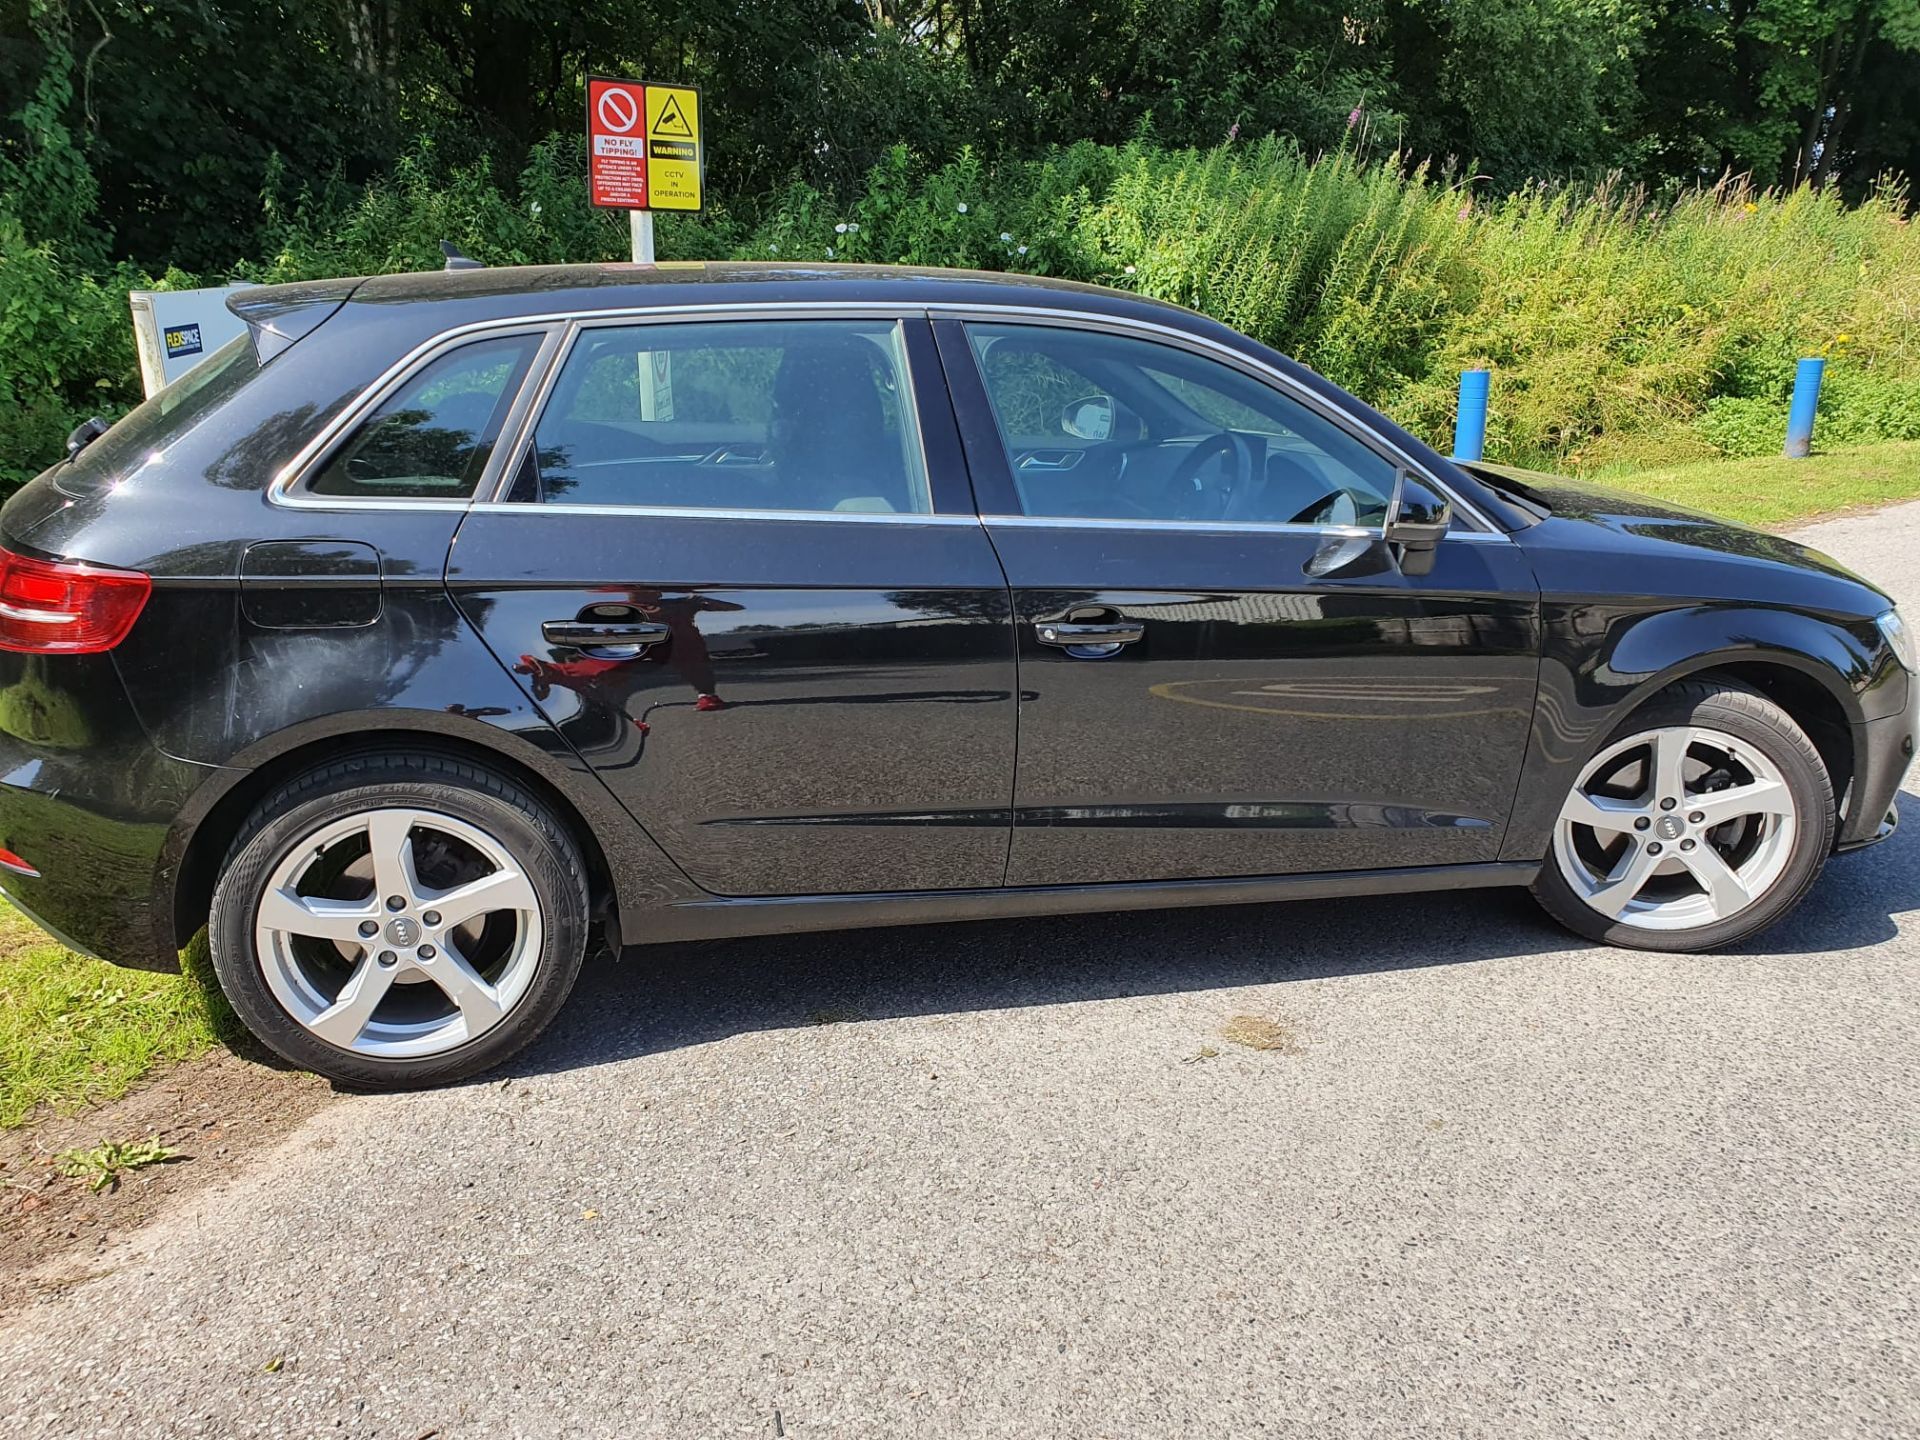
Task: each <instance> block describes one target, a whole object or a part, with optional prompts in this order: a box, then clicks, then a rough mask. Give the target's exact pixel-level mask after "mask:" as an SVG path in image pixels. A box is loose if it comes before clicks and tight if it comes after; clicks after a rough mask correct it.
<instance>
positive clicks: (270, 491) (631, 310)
mask: <svg viewBox="0 0 1920 1440" xmlns="http://www.w3.org/2000/svg"><path fill="white" fill-rule="evenodd" d="M926 311H927V307H926V306H925V305H923V304H900V303H897V302H894V303H885V302H879V301H832V300H792V301H765V300H762V301H758V302H751V301H738V302H735V301H722V302H715V303H711V304H706V305H634V306H625V307H622V308H620V309H617V310H611V309H610V310H592V311H579V310H553V311H544V312H542V313H540V314H537V315H503V316H498V317H495V318H493V319H490V320H475V321H471V322H469V323H468V324H465V325H456V326H454V327H452V328H451V329H448V330H442V331H441V332H440V333H438V334H437V335H432V336H429V337H428V338H427V339H425V340H422V341H421V342H420V343H419V344H418V345H415V346H414V347H413V348H412V349H411V350H409V351H407V352H406V353H405V354H404V355H402V356H401V357H400V358H399V359H398V360H396V361H394V362H393V364H391V365H389V366H388V367H387V368H386V369H385V370H382V371H381V372H380V373H379V374H378V375H376V376H375V377H374V378H373V379H372V380H371V381H369V382H368V383H367V384H366V385H365V386H363V387H362V388H361V390H360V393H359V394H357V395H356V396H354V398H353V399H351V400H349V401H348V402H347V403H346V405H345V406H344V407H342V409H341V411H340V413H339V414H337V415H335V416H334V417H333V419H331V420H329V421H328V422H327V423H326V424H325V425H323V426H322V427H321V428H320V430H319V431H318V432H317V433H316V434H315V435H314V436H313V437H312V438H311V439H309V440H308V441H307V443H306V444H304V445H302V446H301V447H300V448H299V449H298V450H296V451H295V452H294V455H293V458H292V459H291V460H289V461H288V462H287V463H286V464H285V465H283V466H281V467H280V469H279V470H278V471H276V472H275V473H274V476H273V478H272V479H271V480H270V481H269V482H268V483H267V488H266V499H267V503H269V504H271V505H276V506H280V507H283V508H286V509H290V510H440V511H448V512H458V513H462V514H464V513H465V512H467V511H468V510H471V509H473V508H474V506H475V505H476V504H484V503H486V502H484V501H481V500H479V499H478V498H477V497H479V496H481V495H493V494H496V493H498V491H499V488H500V485H501V476H502V475H503V474H507V473H510V472H509V471H507V459H506V457H507V456H508V454H509V453H511V455H512V458H513V460H514V461H516V462H517V461H518V460H519V458H520V456H519V449H518V444H519V440H520V436H518V435H515V436H514V437H513V440H514V448H513V449H512V451H511V452H509V450H508V447H507V444H506V443H505V442H506V441H507V439H508V428H509V426H510V425H511V424H512V423H513V421H514V419H515V418H516V416H515V414H514V411H509V412H508V415H507V420H506V422H505V423H503V424H502V425H501V429H500V438H499V440H498V441H496V442H495V444H494V447H493V454H492V455H490V456H489V457H488V459H487V465H486V468H485V469H484V470H482V471H481V474H480V480H479V483H478V484H476V485H475V486H474V497H475V498H462V499H459V500H431V499H424V498H409V499H379V498H377V497H370V496H358V495H312V494H308V493H306V492H305V491H304V490H303V488H302V487H303V486H304V485H305V483H306V482H307V480H308V479H309V478H310V477H311V475H312V474H313V472H314V471H315V470H316V469H317V468H318V467H319V466H321V465H324V464H325V463H326V461H327V459H328V458H329V457H330V456H331V454H332V451H333V449H334V447H335V446H336V445H338V444H339V442H340V441H341V440H342V439H344V438H345V436H346V435H347V433H348V432H349V431H351V430H353V429H354V428H355V427H356V426H358V425H359V424H360V423H361V422H362V421H364V420H365V419H366V417H367V416H368V415H370V414H371V413H372V412H373V411H374V410H377V409H378V408H379V407H380V406H381V405H382V404H383V403H384V402H385V401H386V400H387V399H388V398H389V397H390V396H391V395H392V394H393V392H394V391H395V390H397V389H398V388H399V387H400V386H402V385H404V384H405V383H406V382H407V381H408V380H410V379H412V378H413V375H414V373H415V372H416V371H417V370H418V369H420V368H421V367H423V366H425V365H429V364H431V363H432V362H433V361H435V360H437V359H438V358H439V357H440V356H441V355H442V354H444V353H445V352H446V351H448V350H451V349H453V348H455V347H456V346H459V345H463V344H465V343H467V342H468V341H471V340H480V339H489V338H493V337H496V336H501V335H513V334H520V333H526V334H534V333H538V332H541V331H545V332H547V339H546V340H545V341H543V342H542V344H541V346H540V348H539V350H537V351H536V352H535V354H534V361H533V367H532V368H530V369H529V370H528V378H527V379H526V380H523V381H522V382H521V386H520V390H521V398H527V399H528V401H529V405H530V406H531V403H532V401H533V400H535V399H538V400H541V401H544V399H545V396H546V393H547V391H548V390H549V389H550V388H551V380H552V379H553V377H554V376H556V375H557V374H558V368H559V367H558V366H557V365H555V364H554V363H553V359H554V356H553V354H552V353H551V352H550V350H549V346H557V345H559V344H560V343H562V342H563V341H565V340H567V339H569V338H570V337H571V336H572V335H573V334H574V333H575V332H577V331H578V330H580V329H583V328H585V327H587V326H589V325H595V326H597V325H625V324H632V323H634V322H635V321H655V320H658V321H674V320H688V321H692V320H730V319H743V320H751V319H762V318H763V319H790V318H794V317H796V316H803V317H806V318H809V319H812V318H820V319H835V318H839V319H849V320H866V319H880V320H892V321H895V322H896V323H904V322H906V321H908V320H923V319H925V318H926ZM542 365H544V366H545V369H544V370H541V369H539V368H538V367H540V366H542ZM536 377H537V381H538V383H537V384H535V383H531V382H534V381H535V379H536ZM909 378H911V372H909ZM519 409H520V406H519V404H518V401H517V400H516V404H515V406H514V410H515V411H517V410H519ZM520 418H522V420H524V415H523V416H521V417H520ZM915 419H916V424H917V421H918V416H917V415H916V417H915ZM521 428H522V429H524V428H525V426H524V424H523V425H522V427H521ZM921 444H922V447H923V448H924V446H925V439H924V437H922V441H921ZM929 483H931V475H929ZM512 508H513V509H515V510H531V509H536V508H540V507H536V506H531V505H524V506H523V505H515V506H513V507H512Z"/></svg>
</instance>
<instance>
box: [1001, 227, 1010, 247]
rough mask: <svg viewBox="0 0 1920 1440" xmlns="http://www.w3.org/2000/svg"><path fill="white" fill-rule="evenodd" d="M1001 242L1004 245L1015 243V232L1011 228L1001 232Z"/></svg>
mask: <svg viewBox="0 0 1920 1440" xmlns="http://www.w3.org/2000/svg"><path fill="white" fill-rule="evenodd" d="M1000 243H1001V244H1002V245H1011V244H1012V243H1013V232H1012V231H1010V230H1002V231H1001V232H1000Z"/></svg>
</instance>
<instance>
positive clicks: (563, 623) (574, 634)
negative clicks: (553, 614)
mask: <svg viewBox="0 0 1920 1440" xmlns="http://www.w3.org/2000/svg"><path fill="white" fill-rule="evenodd" d="M540 633H541V634H542V635H544V636H545V637H546V640H547V643H548V644H549V645H557V646H560V647H561V648H563V649H568V650H584V651H586V652H588V653H589V654H603V655H612V654H618V655H621V656H626V657H631V656H634V655H638V654H639V653H640V652H641V651H642V650H645V649H646V648H647V647H648V646H649V645H658V644H660V643H661V642H662V641H664V640H665V639H666V638H667V636H668V634H669V633H670V632H669V631H668V629H667V627H666V626H665V625H662V624H659V623H658V622H657V621H652V620H621V621H614V620H549V621H547V623H546V624H544V625H542V626H541V627H540Z"/></svg>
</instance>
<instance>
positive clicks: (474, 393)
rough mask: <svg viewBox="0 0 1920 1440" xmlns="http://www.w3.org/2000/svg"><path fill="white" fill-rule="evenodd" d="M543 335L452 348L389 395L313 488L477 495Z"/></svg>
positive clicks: (386, 496)
mask: <svg viewBox="0 0 1920 1440" xmlns="http://www.w3.org/2000/svg"><path fill="white" fill-rule="evenodd" d="M539 348H540V336H538V335H507V336H502V337H500V338H499V339H494V340H476V341H474V342H473V343H472V344H471V345H463V346H461V347H460V348H459V349H457V350H451V351H448V352H447V353H446V354H445V355H442V356H441V357H440V358H439V359H437V360H435V361H434V362H433V363H432V364H430V365H428V366H427V367H426V368H425V369H423V370H421V371H419V372H418V373H417V374H415V375H414V376H413V378H412V379H410V380H408V381H407V382H406V383H405V384H404V385H402V386H401V387H400V389H399V390H398V391H397V392H395V393H394V394H393V395H390V396H389V397H388V398H387V399H386V400H385V401H383V402H382V403H381V405H380V407H379V408H378V409H377V410H375V411H374V412H373V414H372V415H371V416H370V417H369V418H368V419H367V421H366V423H365V424H363V425H362V426H361V427H360V428H359V430H358V431H356V432H355V433H354V436H353V438H352V439H351V440H349V441H348V442H347V443H346V444H345V445H343V446H341V447H340V449H339V450H337V451H335V452H334V455H333V458H332V459H331V460H329V461H328V462H327V465H326V468H325V469H323V470H322V471H321V472H320V473H319V475H318V476H316V477H315V478H314V481H313V484H312V485H311V486H310V487H309V488H310V489H311V490H312V492H313V493H314V494H316V495H350V496H354V497H356V498H360V499H370V500H465V499H468V498H469V497H471V496H472V494H473V491H474V487H475V486H476V485H477V484H479V482H480V474H481V472H482V471H483V470H485V469H486V468H487V459H488V457H489V456H490V455H491V454H492V453H493V445H494V442H495V441H496V440H497V439H498V438H499V435H500V425H501V422H502V420H503V419H504V418H505V416H506V412H507V409H508V408H509V407H510V406H511V405H512V403H513V397H514V395H515V393H516V392H517V391H518V390H519V388H520V383H521V381H522V380H523V379H525V378H526V373H527V367H528V365H530V364H531V363H532V361H533V356H534V352H535V351H536V350H538V349H539Z"/></svg>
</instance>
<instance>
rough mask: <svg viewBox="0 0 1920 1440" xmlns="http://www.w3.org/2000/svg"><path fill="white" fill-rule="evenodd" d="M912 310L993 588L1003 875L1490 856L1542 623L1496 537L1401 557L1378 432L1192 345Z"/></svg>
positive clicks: (1468, 532)
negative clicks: (1001, 655)
mask: <svg viewBox="0 0 1920 1440" xmlns="http://www.w3.org/2000/svg"><path fill="white" fill-rule="evenodd" d="M937 324H938V328H939V331H940V340H941V351H942V355H943V357H944V358H945V360H946V363H947V367H948V373H949V377H950V379H951V381H952V384H953V388H954V395H955V401H956V404H957V405H958V406H960V408H961V416H962V425H963V430H964V431H965V433H966V434H967V437H968V454H969V458H970V461H971V462H972V464H973V466H974V479H975V483H976V487H977V488H978V490H979V491H980V495H981V503H982V508H983V509H984V510H988V511H990V512H992V511H998V512H999V513H989V514H988V515H987V517H986V523H987V527H988V531H989V533H990V534H991V535H992V536H993V541H994V545H995V547H996V548H997V550H998V552H999V555H1000V559H1001V561H1002V563H1003V565H1004V566H1005V568H1006V572H1007V576H1008V579H1009V580H1010V581H1011V583H1012V586H1013V592H1014V618H1015V625H1016V634H1017V645H1018V649H1019V660H1020V689H1021V705H1020V753H1019V760H1018V771H1017V778H1016V782H1015V789H1014V824H1015V828H1014V842H1013V851H1012V858H1011V862H1010V865H1009V870H1008V882H1009V883H1010V884H1015V885H1057V884H1071V883H1082V882H1100V881H1129V880H1157V879H1186V878H1203V877H1226V876H1238V875H1277V874H1292V873H1304V872H1318V871H1333V870H1353V869H1376V868H1392V867H1401V866H1425V865H1439V864H1451V863H1457V862H1469V861H1490V860H1494V859H1496V858H1498V855H1499V851H1500V841H1501V835H1502V831H1503V828H1504V826H1505V823H1506V818H1507V814H1508V811H1509V809H1510V807H1511V804H1512V800H1513V791H1514V785H1515V782H1516V780H1517V777H1518V773H1519V766H1520V761H1521V758H1522V756H1523V753H1524V750H1525V746H1526V737H1527V732H1528V728H1529V724H1530V721H1531V715H1532V707H1533V699H1534V689H1535V676H1536V671H1537V655H1538V648H1539V647H1538V643H1537V624H1538V622H1537V605H1536V602H1535V600H1534V598H1533V592H1534V586H1533V582H1532V578H1531V572H1530V571H1529V569H1528V567H1527V565H1526V563H1525V562H1524V560H1523V559H1522V558H1521V556H1520V554H1519V552H1518V550H1517V548H1516V547H1515V546H1513V545H1512V544H1511V543H1510V542H1508V541H1507V539H1506V537H1505V536H1503V535H1499V534H1497V533H1496V532H1493V531H1491V530H1486V531H1476V530H1472V529H1470V528H1468V527H1470V526H1471V524H1472V522H1471V521H1463V522H1461V523H1460V528H1458V529H1457V531H1456V533H1455V534H1454V535H1452V536H1450V537H1449V538H1448V539H1446V540H1444V541H1442V542H1441V544H1440V547H1439V553H1438V554H1437V556H1436V557H1435V560H1434V564H1433V567H1432V570H1431V572H1430V573H1428V574H1424V575H1412V574H1408V573H1405V572H1404V571H1403V569H1402V568H1401V565H1400V563H1399V561H1398V559H1397V557H1396V556H1395V555H1394V553H1393V551H1392V548H1391V547H1390V546H1388V545H1387V544H1386V543H1385V542H1384V541H1383V540H1382V539H1381V527H1382V525H1383V523H1384V520H1385V515H1386V511H1387V507H1388V504H1389V503H1390V501H1391V499H1392V497H1393V494H1394V487H1395V484H1396V483H1397V475H1398V466H1397V462H1396V460H1395V459H1394V458H1392V457H1391V456H1390V455H1389V454H1387V453H1386V452H1385V450H1384V448H1383V447H1380V446H1378V445H1377V444H1376V443H1375V442H1373V441H1371V440H1370V439H1367V438H1364V437H1362V436H1361V435H1359V434H1357V433H1356V432H1355V430H1354V429H1353V428H1352V427H1350V425H1349V424H1348V423H1346V422H1344V421H1343V419H1342V418H1341V417H1340V416H1339V415H1338V414H1336V413H1335V412H1333V411H1332V409H1331V407H1328V406H1326V405H1324V403H1320V402H1316V401H1315V400H1314V398H1313V397H1309V396H1305V395H1296V394H1294V393H1291V392H1289V391H1284V390H1282V389H1281V388H1279V387H1278V386H1277V385H1276V384H1275V383H1273V382H1271V381H1269V380H1268V379H1266V378H1265V377H1263V376H1261V375H1259V374H1257V373H1256V372H1255V371H1254V370H1253V369H1252V368H1251V367H1249V366H1241V365H1239V364H1236V363H1233V362H1232V361H1231V360H1230V359H1229V358H1228V357H1225V356H1220V355H1217V354H1216V353H1214V352H1211V351H1209V350H1206V349H1203V348H1202V347H1200V346H1198V345H1197V344H1196V345H1195V346H1192V347H1189V346H1186V345H1183V344H1179V343H1176V342H1173V341H1171V340H1161V339H1157V338H1147V337H1145V336H1142V335H1138V334H1127V333H1118V332H1116V331H1112V330H1106V329H1100V328H1090V327H1088V326H1084V325H1083V326H1072V327H1069V326H1065V325H1060V324H1028V323H1013V322H1009V323H985V322H978V321H968V322H966V323H964V324H963V323H961V322H960V321H958V320H941V321H939V322H937Z"/></svg>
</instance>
